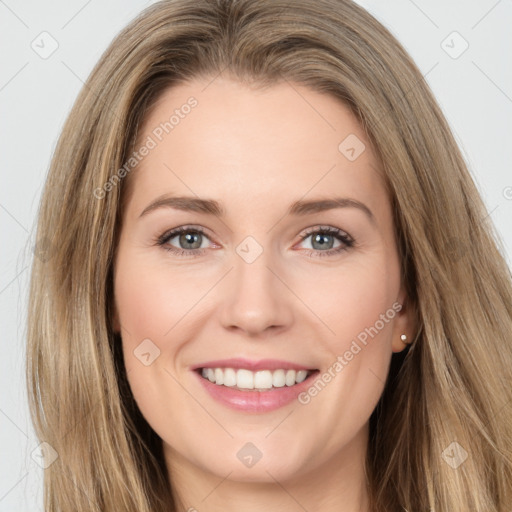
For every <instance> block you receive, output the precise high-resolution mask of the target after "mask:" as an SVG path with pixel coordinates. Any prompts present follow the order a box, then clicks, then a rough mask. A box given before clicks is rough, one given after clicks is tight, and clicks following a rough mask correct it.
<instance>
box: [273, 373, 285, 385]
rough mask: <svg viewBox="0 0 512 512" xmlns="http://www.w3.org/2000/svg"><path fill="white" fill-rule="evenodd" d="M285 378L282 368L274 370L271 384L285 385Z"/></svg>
mask: <svg viewBox="0 0 512 512" xmlns="http://www.w3.org/2000/svg"><path fill="white" fill-rule="evenodd" d="M285 382H286V378H285V373H284V370H275V371H274V373H273V374H272V386H274V387H275V388H282V387H283V386H284V385H285Z"/></svg>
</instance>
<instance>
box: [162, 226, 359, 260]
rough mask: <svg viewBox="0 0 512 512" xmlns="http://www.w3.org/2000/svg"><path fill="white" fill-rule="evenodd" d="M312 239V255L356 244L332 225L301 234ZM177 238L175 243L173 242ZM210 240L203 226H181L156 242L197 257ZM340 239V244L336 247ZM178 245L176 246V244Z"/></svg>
mask: <svg viewBox="0 0 512 512" xmlns="http://www.w3.org/2000/svg"><path fill="white" fill-rule="evenodd" d="M310 237H312V239H311V249H305V250H306V252H307V253H308V254H309V255H310V256H312V257H324V256H334V255H336V254H339V253H341V252H342V251H346V250H347V249H349V248H350V247H353V246H354V243H355V242H354V239H353V238H352V237H351V236H350V235H349V234H348V233H346V232H345V231H342V230H341V229H338V228H334V227H332V226H318V227H315V228H311V229H309V230H308V231H306V233H304V234H302V235H301V241H304V240H307V239H308V238H310ZM174 239H176V241H175V242H174V243H171V241H173V240H174ZM207 240H209V238H208V237H207V236H206V234H205V232H204V230H203V229H202V228H201V227H192V226H180V227H178V228H175V229H171V230H170V231H166V232H165V233H163V234H162V235H160V236H159V237H158V238H157V239H156V240H155V243H156V244H157V245H159V246H161V247H162V248H163V249H165V250H166V251H169V252H171V253H173V254H176V255H177V256H183V257H195V256H201V255H202V254H204V253H205V251H206V249H207V248H208V243H206V245H204V242H206V241H207ZM336 241H338V242H339V246H338V247H336V248H334V247H333V245H334V243H335V242H336ZM175 244H176V245H177V247H176V245H175Z"/></svg>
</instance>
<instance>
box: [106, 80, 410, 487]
mask: <svg viewBox="0 0 512 512" xmlns="http://www.w3.org/2000/svg"><path fill="white" fill-rule="evenodd" d="M191 97H193V98H192V99H191ZM141 130H142V132H141V133H140V134H139V143H138V146H137V147H136V148H135V149H136V151H137V155H133V157H134V158H136V159H137V161H139V164H138V166H137V168H136V170H133V171H131V175H130V176H129V178H126V179H129V180H133V181H132V182H131V183H130V193H129V195H128V197H127V203H126V208H125V211H124V212H123V225H122V230H121V236H120V242H119V246H118V248H117V249H118V251H117V255H116V260H115V305H116V315H115V319H114V322H115V326H116V328H117V329H120V331H121V335H122V343H123V353H124V360H125V364H126V368H127V371H128V379H129V383H130V386H131V389H132V391H133V394H134V396H135V399H136V401H137V404H138V406H139V408H140V410H141V412H142V414H143V415H144V417H145V418H146V420H147V421H148V423H149V424H150V425H151V427H152V428H153V429H154V430H155V432H156V433H157V434H158V435H159V436H160V437H161V438H162V440H163V443H164V450H165V454H166V457H167V461H168V464H169V466H170V468H171V471H172V472H175V473H176V474H178V473H179V470H180V469H182V470H185V468H188V469H189V470H194V471H196V472H198V471H199V472H201V471H206V472H208V473H213V474H214V475H217V476H221V477H225V476H226V475H227V474H228V473H229V475H230V476H229V478H230V479H238V480H241V481H272V478H275V479H277V480H279V481H285V480H286V479H290V478H292V477H296V476H300V475H306V474H307V473H311V472H314V471H317V472H318V471H322V468H323V469H324V470H325V468H328V467H329V464H330V463H331V462H333V461H336V464H338V465H339V461H340V460H343V461H351V462H350V464H352V465H353V468H354V470H355V471H356V467H357V468H360V466H361V463H362V460H363V456H364V451H365V448H366V444H367V436H368V430H367V426H368V420H369V417H370V415H371V413H372V411H373V409H374V408H375V406H376V404H377V402H378V400H379V397H380V395H381V393H382V391H383V388H384V382H385V380H386V376H387V373H388V368H389V363H390V358H391V354H392V352H393V351H399V350H402V349H403V348H404V345H403V343H402V342H401V340H400V335H401V334H402V333H405V334H408V335H409V336H410V335H411V332H410V331H409V328H408V316H407V315H408V313H407V311H406V309H405V308H403V309H402V310H400V305H401V304H402V303H403V301H404V299H405V296H404V292H403V289H402V288H401V285H400V276H399V258H398V254H397V249H396V246H395V241H394V234H393V223H392V212H391V207H390V202H389V199H388V197H387V195H386V192H385V188H384V183H383V180H382V177H381V175H380V173H379V168H380V164H379V162H378V160H377V159H376V156H375V154H374V152H373V151H372V149H371V147H370V142H369V140H368V139H367V137H366V136H365V134H364V131H363V130H362V128H361V126H360V125H359V123H358V122H357V121H356V119H355V117H354V116H353V115H352V114H351V112H350V110H349V109H348V108H347V107H346V106H345V105H344V104H342V103H341V102H339V101H338V100H336V99H335V98H333V97H331V96H329V95H322V94H319V93H316V92H313V91H312V90H310V89H308V88H305V87H302V86H299V85H296V84H288V83H283V84H281V85H276V86H273V87H271V88H269V89H267V90H261V89H260V90H256V89H251V88H248V87H246V86H243V85H241V84H240V83H238V82H235V81H231V80H230V79H227V78H222V77H218V78H216V79H215V80H213V81H210V82H208V81H200V80H197V81H193V82H190V83H188V84H181V85H179V86H176V87H173V88H171V89H169V90H167V91H166V92H165V94H164V95H163V96H162V97H161V99H160V101H159V102H158V104H157V105H156V107H155V108H154V109H153V110H152V111H151V112H150V114H149V116H148V118H147V119H146V120H145V123H144V126H143V127H142V128H141ZM144 147H145V148H146V149H143V148H144ZM132 163H133V162H132ZM176 198H182V199H180V200H177V199H176ZM185 198H186V199H185ZM176 228H180V229H183V232H182V233H170V232H171V231H172V230H175V229H176ZM198 230H200V232H199V231H198ZM203 368H204V369H205V370H204V375H205V377H203V376H202V374H203V370H202V369H203ZM208 368H210V370H208ZM294 370H295V371H294ZM304 377H306V379H305V380H303V379H304ZM210 379H211V380H212V381H213V382H211V381H210ZM297 381H302V382H298V383H296V382H297ZM251 386H252V387H256V388H257V389H250V388H251ZM340 457H342V458H341V459H340ZM270 475H272V476H270Z"/></svg>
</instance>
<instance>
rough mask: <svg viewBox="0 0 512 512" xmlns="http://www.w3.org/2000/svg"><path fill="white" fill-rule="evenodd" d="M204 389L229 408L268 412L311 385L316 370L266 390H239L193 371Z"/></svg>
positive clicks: (295, 396) (288, 401) (281, 405)
mask: <svg viewBox="0 0 512 512" xmlns="http://www.w3.org/2000/svg"><path fill="white" fill-rule="evenodd" d="M194 373H195V374H196V376H197V378H198V379H199V381H200V382H201V384H202V385H203V386H204V389H205V390H206V391H207V392H208V393H209V394H210V395H211V396H212V397H213V398H214V399H215V400H217V402H220V403H222V404H224V405H226V406H228V407H230V408H231V409H236V410H239V411H245V412H269V411H273V410H275V409H279V408H280V407H284V406H285V405H288V404H289V403H290V402H293V400H295V399H296V398H297V396H298V395H299V394H300V393H301V392H302V391H304V390H305V389H307V388H308V387H309V386H311V383H312V381H313V379H314V378H315V376H316V375H317V374H318V371H314V372H313V373H312V374H311V375H309V376H308V378H307V379H306V380H303V381H302V382H300V383H299V384H295V385H294V386H283V387H281V388H272V389H270V390H268V391H255V390H252V389H251V390H248V391H239V390H238V389H233V388H230V387H228V386H220V385H218V384H214V383H213V382H210V381H209V380H208V379H205V378H204V377H202V376H201V375H199V373H198V372H196V371H195V372H194Z"/></svg>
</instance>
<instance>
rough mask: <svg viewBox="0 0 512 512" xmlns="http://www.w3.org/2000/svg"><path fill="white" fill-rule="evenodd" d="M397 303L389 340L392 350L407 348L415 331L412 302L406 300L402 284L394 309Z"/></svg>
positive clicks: (399, 350) (397, 350)
mask: <svg viewBox="0 0 512 512" xmlns="http://www.w3.org/2000/svg"><path fill="white" fill-rule="evenodd" d="M399 304H400V305H401V307H400V310H399V311H398V313H397V315H396V316H395V318H394V324H393V339H392V342H391V345H392V350H393V352H402V350H404V349H405V348H407V346H409V345H410V344H411V343H412V342H413V340H414V336H415V333H416V321H415V311H414V308H413V307H412V304H410V303H409V302H408V300H407V295H406V293H405V289H404V287H403V286H402V288H401V289H400V293H399V295H398V299H397V303H396V305H395V308H396V309H398V307H399V306H398V305H399ZM402 335H405V336H406V339H405V340H403V339H402Z"/></svg>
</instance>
